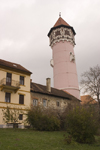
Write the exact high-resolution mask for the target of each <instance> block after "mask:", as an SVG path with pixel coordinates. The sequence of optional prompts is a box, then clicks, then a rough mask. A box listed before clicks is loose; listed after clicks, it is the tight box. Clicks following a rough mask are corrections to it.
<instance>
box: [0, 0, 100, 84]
mask: <svg viewBox="0 0 100 150" xmlns="http://www.w3.org/2000/svg"><path fill="white" fill-rule="evenodd" d="M59 12H61V17H62V18H63V19H64V20H65V21H66V22H67V23H68V24H70V25H71V26H73V28H74V30H75V31H76V36H75V40H76V46H75V48H74V50H75V55H76V64H77V73H78V79H79V81H80V78H81V77H80V76H81V74H82V73H83V72H84V71H86V70H88V69H89V68H90V67H94V66H96V65H97V64H100V0H84V1H83V0H50V1H49V0H0V59H4V60H7V61H11V62H15V63H18V64H21V65H22V66H24V67H25V68H27V69H28V70H30V71H31V72H32V73H33V74H32V76H31V78H32V80H33V82H36V83H40V84H44V85H45V83H46V78H47V77H50V78H51V79H52V86H53V69H52V68H51V66H50V59H51V58H52V50H51V48H50V46H49V38H48V37H47V34H48V32H49V30H50V28H51V27H53V26H54V24H55V23H56V21H57V20H58V18H59Z"/></svg>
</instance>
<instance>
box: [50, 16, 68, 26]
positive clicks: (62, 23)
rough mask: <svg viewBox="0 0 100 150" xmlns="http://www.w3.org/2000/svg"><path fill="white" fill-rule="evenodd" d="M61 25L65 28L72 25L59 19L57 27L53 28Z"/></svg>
mask: <svg viewBox="0 0 100 150" xmlns="http://www.w3.org/2000/svg"><path fill="white" fill-rule="evenodd" d="M60 25H65V26H69V27H70V25H69V24H68V23H67V22H66V21H64V20H63V19H62V18H61V17H59V19H58V20H57V22H56V23H55V25H54V26H53V27H57V26H60Z"/></svg>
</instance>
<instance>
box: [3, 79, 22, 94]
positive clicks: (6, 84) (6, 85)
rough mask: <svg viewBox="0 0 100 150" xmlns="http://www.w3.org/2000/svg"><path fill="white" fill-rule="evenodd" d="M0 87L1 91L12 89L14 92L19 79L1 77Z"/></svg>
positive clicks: (18, 86) (18, 84)
mask: <svg viewBox="0 0 100 150" xmlns="http://www.w3.org/2000/svg"><path fill="white" fill-rule="evenodd" d="M0 87H1V91H2V90H4V91H5V90H12V91H14V92H16V91H17V90H18V89H19V88H20V83H19V81H15V80H11V79H7V78H3V79H2V80H0Z"/></svg>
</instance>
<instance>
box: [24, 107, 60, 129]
mask: <svg viewBox="0 0 100 150" xmlns="http://www.w3.org/2000/svg"><path fill="white" fill-rule="evenodd" d="M27 121H28V122H29V124H30V125H31V126H32V128H33V129H36V130H40V131H56V130H59V129H60V120H59V119H58V118H57V116H56V113H55V112H54V111H53V110H52V109H44V108H43V107H40V106H34V107H32V108H31V109H30V110H29V112H28V114H27Z"/></svg>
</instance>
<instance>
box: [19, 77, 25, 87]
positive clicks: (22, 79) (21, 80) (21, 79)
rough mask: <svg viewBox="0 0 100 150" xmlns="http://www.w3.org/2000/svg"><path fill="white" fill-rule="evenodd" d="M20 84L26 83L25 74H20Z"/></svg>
mask: <svg viewBox="0 0 100 150" xmlns="http://www.w3.org/2000/svg"><path fill="white" fill-rule="evenodd" d="M20 84H21V85H24V77H23V76H20Z"/></svg>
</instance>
